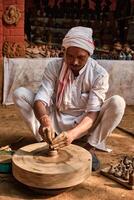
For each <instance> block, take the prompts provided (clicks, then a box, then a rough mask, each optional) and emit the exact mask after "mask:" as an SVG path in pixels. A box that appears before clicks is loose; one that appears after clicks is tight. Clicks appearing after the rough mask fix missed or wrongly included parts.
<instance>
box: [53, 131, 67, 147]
mask: <svg viewBox="0 0 134 200" xmlns="http://www.w3.org/2000/svg"><path fill="white" fill-rule="evenodd" d="M60 142H64V143H66V142H67V133H66V132H63V133H61V134H60V135H58V136H57V137H56V138H55V139H53V141H52V144H53V145H54V144H59V143H60Z"/></svg>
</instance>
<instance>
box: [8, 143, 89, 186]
mask: <svg viewBox="0 0 134 200" xmlns="http://www.w3.org/2000/svg"><path fill="white" fill-rule="evenodd" d="M91 164H92V159H91V154H90V153H89V152H88V151H87V150H85V149H84V148H82V147H80V146H77V145H73V144H71V145H69V146H66V147H64V148H62V149H60V150H59V151H58V152H57V154H55V153H54V154H50V150H49V147H48V144H46V143H45V142H42V143H35V144H31V145H28V146H25V147H22V148H20V149H19V150H17V151H16V152H15V154H14V155H13V157H12V171H13V175H14V177H15V178H16V179H17V180H18V181H20V182H21V183H23V184H25V185H27V186H30V187H34V188H40V189H60V188H67V187H72V186H74V185H77V184H79V183H81V182H83V181H84V180H85V179H86V178H87V177H88V176H89V175H90V173H91Z"/></svg>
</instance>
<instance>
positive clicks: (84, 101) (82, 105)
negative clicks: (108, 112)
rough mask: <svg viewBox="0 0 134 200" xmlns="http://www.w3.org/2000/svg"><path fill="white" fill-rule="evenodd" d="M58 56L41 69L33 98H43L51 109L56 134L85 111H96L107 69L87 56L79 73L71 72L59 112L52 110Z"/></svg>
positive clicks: (77, 119)
mask: <svg viewBox="0 0 134 200" xmlns="http://www.w3.org/2000/svg"><path fill="white" fill-rule="evenodd" d="M61 65H62V59H60V60H59V59H58V60H54V61H52V62H50V63H49V64H48V66H47V67H46V68H45V72H44V76H43V80H42V86H41V88H40V89H39V91H38V93H37V94H36V96H35V101H36V100H42V101H44V102H45V103H46V104H47V105H48V107H50V110H51V116H52V119H53V123H54V128H55V129H56V132H57V133H60V132H62V131H66V130H69V129H70V128H73V127H74V126H76V124H77V123H79V122H80V120H81V119H82V118H83V116H84V115H85V114H86V112H90V111H94V112H97V111H100V108H101V105H102V103H103V102H104V100H105V96H106V92H107V90H108V78H109V75H108V73H107V71H106V70H105V69H104V68H102V67H101V66H100V65H99V64H98V63H97V62H96V61H95V60H93V59H92V58H89V59H88V61H87V63H86V65H85V66H84V67H83V68H82V69H81V70H80V72H79V76H77V77H74V75H73V73H72V74H71V80H72V81H71V83H70V84H69V85H67V88H66V89H65V91H64V95H63V101H62V103H61V107H60V111H57V109H56V101H55V99H56V92H57V79H58V77H59V73H60V69H61Z"/></svg>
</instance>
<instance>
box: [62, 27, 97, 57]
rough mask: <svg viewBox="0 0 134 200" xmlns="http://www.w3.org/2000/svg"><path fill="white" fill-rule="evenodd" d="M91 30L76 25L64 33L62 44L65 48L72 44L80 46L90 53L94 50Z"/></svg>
mask: <svg viewBox="0 0 134 200" xmlns="http://www.w3.org/2000/svg"><path fill="white" fill-rule="evenodd" d="M92 34H93V30H92V29H91V28H88V27H82V26H77V27H73V28H71V29H70V30H69V31H68V33H67V34H66V35H65V37H64V39H63V42H62V46H63V47H64V48H65V49H67V48H68V47H71V46H74V47H79V48H82V49H84V50H86V51H88V52H89V54H90V55H92V54H93V52H94V42H93V38H92Z"/></svg>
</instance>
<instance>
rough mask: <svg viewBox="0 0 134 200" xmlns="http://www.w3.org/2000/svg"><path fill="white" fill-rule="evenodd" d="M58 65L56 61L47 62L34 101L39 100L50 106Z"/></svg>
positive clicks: (59, 64)
mask: <svg viewBox="0 0 134 200" xmlns="http://www.w3.org/2000/svg"><path fill="white" fill-rule="evenodd" d="M60 66H61V63H60V62H57V61H52V62H50V63H48V65H47V67H46V68H45V71H44V75H43V78H42V83H41V87H40V88H39V90H38V92H37V94H36V96H35V99H34V101H37V100H41V101H43V102H45V103H46V104H47V105H48V106H50V104H51V100H52V97H53V95H54V92H55V85H56V80H57V77H58V73H59V69H60Z"/></svg>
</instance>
